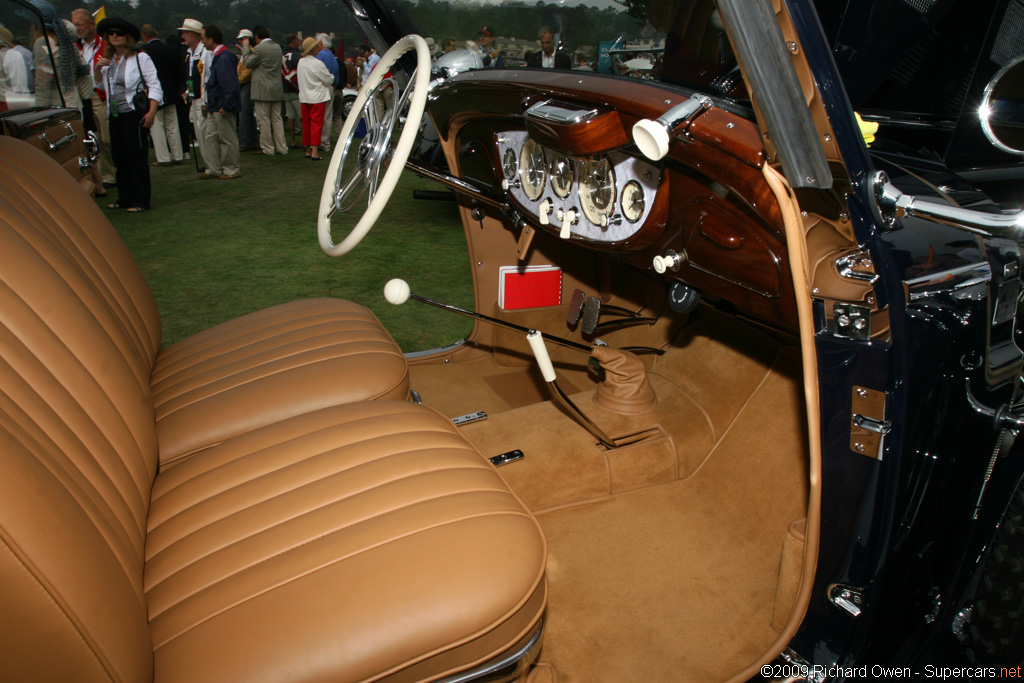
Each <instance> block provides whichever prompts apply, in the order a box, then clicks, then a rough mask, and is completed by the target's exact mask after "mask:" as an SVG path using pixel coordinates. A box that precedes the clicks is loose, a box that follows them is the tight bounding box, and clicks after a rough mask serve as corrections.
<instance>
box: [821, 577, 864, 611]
mask: <svg viewBox="0 0 1024 683" xmlns="http://www.w3.org/2000/svg"><path fill="white" fill-rule="evenodd" d="M828 599H829V600H831V601H832V604H834V605H835V606H836V607H840V608H842V609H843V610H845V611H847V612H849V613H850V615H852V616H854V617H859V616H860V613H861V608H862V607H863V606H864V591H863V590H862V589H860V588H853V587H852V586H844V585H842V584H839V583H833V584H832V585H831V586H829V587H828Z"/></svg>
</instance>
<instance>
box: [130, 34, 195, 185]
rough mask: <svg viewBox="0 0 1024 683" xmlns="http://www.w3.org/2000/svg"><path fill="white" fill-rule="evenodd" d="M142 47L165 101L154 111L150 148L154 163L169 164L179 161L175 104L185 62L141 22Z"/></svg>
mask: <svg viewBox="0 0 1024 683" xmlns="http://www.w3.org/2000/svg"><path fill="white" fill-rule="evenodd" d="M140 31H141V33H142V45H141V46H140V49H141V50H144V51H145V52H146V54H147V55H149V58H150V59H152V60H153V64H154V66H156V75H157V78H159V79H160V87H161V88H163V91H164V101H163V104H161V105H160V108H159V109H157V111H156V121H154V123H153V128H152V129H151V130H152V134H153V149H154V150H155V151H156V161H155V162H153V165H154V166H170V165H171V164H174V165H177V164H180V163H181V160H182V158H183V153H182V150H181V133H180V132H179V131H178V111H177V109H175V107H174V103H175V102H177V101H178V100H179V99H180V98H181V94H182V93H183V92H184V91H185V73H184V71H185V65H184V63H182V60H181V53H180V52H178V51H177V50H176V49H174V48H173V47H171V46H170V45H168V44H167V43H165V42H163V41H162V40H160V39H159V38H158V37H157V35H156V29H155V28H153V25H152V24H143V25H142V28H141V29H140Z"/></svg>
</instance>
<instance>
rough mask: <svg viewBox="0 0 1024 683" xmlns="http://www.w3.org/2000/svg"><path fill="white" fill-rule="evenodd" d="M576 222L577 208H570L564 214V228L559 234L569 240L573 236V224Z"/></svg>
mask: <svg viewBox="0 0 1024 683" xmlns="http://www.w3.org/2000/svg"><path fill="white" fill-rule="evenodd" d="M575 222H576V210H575V209H569V210H568V211H566V212H564V213H563V214H562V230H561V231H560V232H559V233H558V236H559V237H561V238H562V239H563V240H567V239H569V238H570V237H572V230H570V228H571V227H572V224H573V223H575Z"/></svg>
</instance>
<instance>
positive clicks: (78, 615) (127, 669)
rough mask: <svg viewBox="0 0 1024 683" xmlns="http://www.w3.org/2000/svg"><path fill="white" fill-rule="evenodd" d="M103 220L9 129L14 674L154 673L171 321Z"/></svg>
mask: <svg viewBox="0 0 1024 683" xmlns="http://www.w3.org/2000/svg"><path fill="white" fill-rule="evenodd" d="M12 159H16V160H17V163H16V164H15V163H12V161H11V160H12ZM104 223H105V219H104V218H103V216H102V215H100V214H99V210H98V209H97V207H96V206H95V204H93V202H92V201H91V200H89V198H88V197H87V196H85V195H83V194H82V192H81V191H80V190H79V189H78V187H77V186H76V185H75V183H74V181H73V180H72V179H71V178H70V177H69V176H67V175H66V174H57V173H54V172H53V166H52V162H51V161H49V160H48V159H47V158H46V157H45V155H43V154H42V153H41V152H38V151H36V150H34V149H31V148H29V147H27V146H25V145H24V143H20V142H18V141H15V140H11V139H8V138H0V453H2V457H0V545H2V552H0V606H2V607H0V609H2V612H3V614H4V617H3V618H2V619H0V642H2V643H3V645H2V646H0V669H2V670H3V671H4V672H5V676H7V675H14V676H15V677H17V674H14V673H12V672H19V671H24V672H33V674H34V675H33V678H39V677H42V678H52V679H55V680H58V679H63V680H78V681H84V680H109V679H117V680H124V681H132V680H147V679H151V678H152V669H153V656H152V643H151V642H150V634H149V629H148V626H147V618H148V617H147V610H146V604H145V598H144V592H143V586H142V575H143V558H144V547H145V538H146V518H147V515H148V512H149V506H150V491H151V489H152V485H153V481H154V478H155V473H156V462H157V458H156V455H157V450H156V449H157V446H156V428H155V424H154V418H153V407H152V398H151V395H150V389H149V375H150V372H151V368H152V364H153V359H154V357H155V354H156V351H157V348H158V346H159V338H160V323H159V318H158V315H157V311H156V306H155V304H154V301H153V298H152V295H151V294H150V292H149V289H148V287H147V285H146V283H145V281H144V280H143V278H142V275H141V273H140V272H139V270H138V268H137V266H136V265H135V264H134V262H133V261H132V259H131V256H130V254H129V253H128V251H127V249H126V248H125V247H124V245H123V243H121V242H120V240H118V239H117V236H116V234H114V233H112V231H111V230H110V228H109V224H107V225H106V226H105V228H104V229H99V230H92V229H91V228H92V227H93V225H99V226H101V227H102V226H103V224H104ZM111 238H112V239H111Z"/></svg>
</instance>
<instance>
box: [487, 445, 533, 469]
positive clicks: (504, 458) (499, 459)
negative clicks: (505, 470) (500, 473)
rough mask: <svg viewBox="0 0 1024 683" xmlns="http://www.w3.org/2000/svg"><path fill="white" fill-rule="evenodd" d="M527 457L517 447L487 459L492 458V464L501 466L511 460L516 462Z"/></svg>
mask: <svg viewBox="0 0 1024 683" xmlns="http://www.w3.org/2000/svg"><path fill="white" fill-rule="evenodd" d="M525 457H526V456H525V455H523V452H522V451H521V450H519V449H518V448H517V449H515V450H514V451H509V452H508V453H502V454H501V455H495V456H494V457H492V458H487V459H488V460H490V461H491V464H492V465H494V466H495V467H501V466H502V465H507V464H509V463H510V462H515V461H516V460H522V459H523V458H525Z"/></svg>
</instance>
